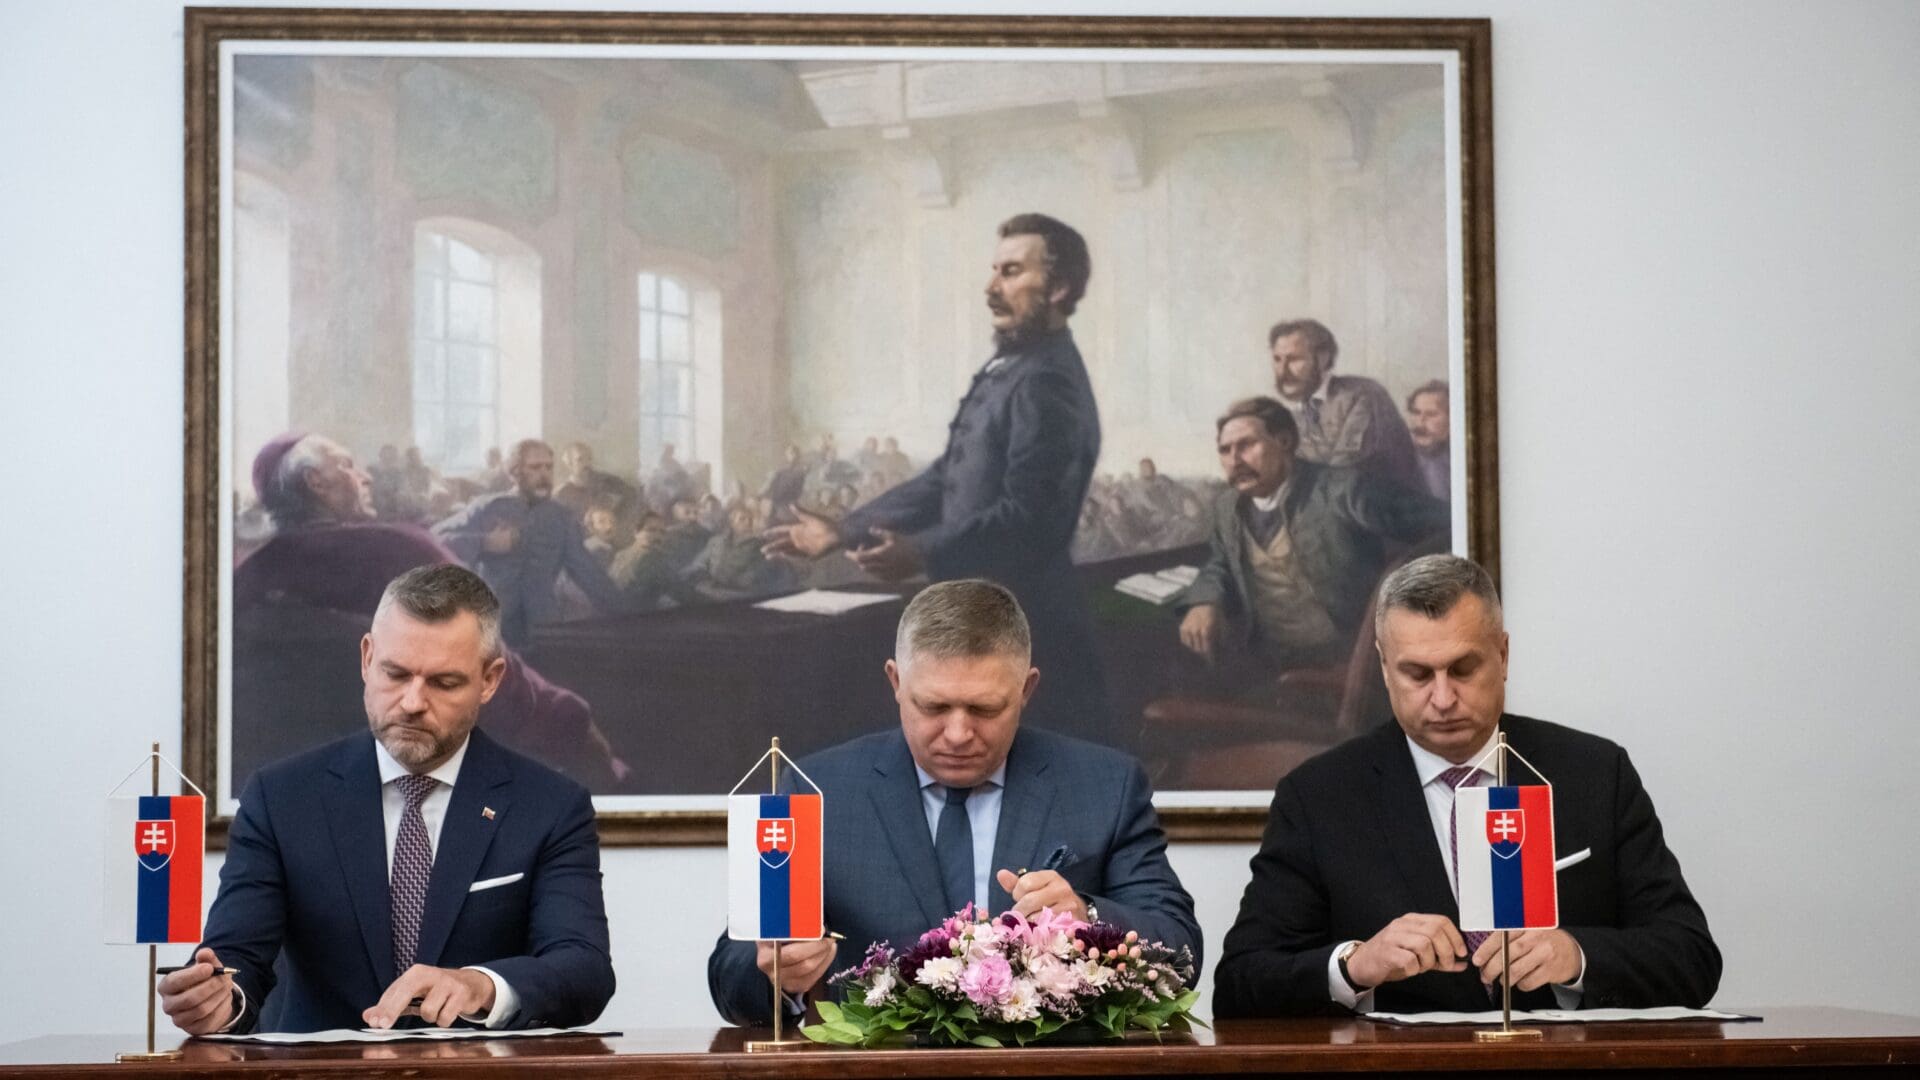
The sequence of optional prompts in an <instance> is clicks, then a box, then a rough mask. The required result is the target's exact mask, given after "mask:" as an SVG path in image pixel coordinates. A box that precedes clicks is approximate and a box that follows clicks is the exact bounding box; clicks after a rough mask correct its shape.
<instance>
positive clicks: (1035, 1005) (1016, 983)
mask: <svg viewBox="0 0 1920 1080" xmlns="http://www.w3.org/2000/svg"><path fill="white" fill-rule="evenodd" d="M1039 997H1040V995H1039V992H1038V990H1037V988H1036V987H1035V986H1034V984H1033V980H1031V979H1015V980H1013V986H1012V987H1011V988H1009V989H1008V991H1007V1000H1006V1001H1005V1003H1003V1004H1002V1005H1001V1006H1000V1019H1002V1020H1005V1021H1007V1022H1008V1023H1018V1022H1019V1021H1021V1020H1032V1019H1034V1018H1035V1017H1037V1016H1039V1015H1040V1000H1039Z"/></svg>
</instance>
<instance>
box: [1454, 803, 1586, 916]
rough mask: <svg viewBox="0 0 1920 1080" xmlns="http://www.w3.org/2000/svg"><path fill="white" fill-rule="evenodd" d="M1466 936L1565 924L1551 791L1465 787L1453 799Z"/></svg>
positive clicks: (1461, 910) (1462, 912) (1461, 909)
mask: <svg viewBox="0 0 1920 1080" xmlns="http://www.w3.org/2000/svg"><path fill="white" fill-rule="evenodd" d="M1453 827H1454V837H1455V839H1456V840H1457V841H1458V849H1459V851H1458V856H1457V857H1458V864H1457V865H1456V867H1455V869H1456V870H1457V871H1459V880H1460V929H1462V930H1547V929H1552V928H1553V927H1556V926H1558V925H1560V901H1559V892H1558V890H1557V888H1556V886H1555V875H1554V872H1553V789H1552V788H1551V787H1548V786H1547V785H1545V784H1528V785H1524V786H1519V787H1463V788H1456V789H1455V790H1454V793H1453Z"/></svg>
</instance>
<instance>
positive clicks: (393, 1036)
mask: <svg viewBox="0 0 1920 1080" xmlns="http://www.w3.org/2000/svg"><path fill="white" fill-rule="evenodd" d="M619 1034H620V1033H619V1032H618V1031H612V1030H607V1029H603V1028H521V1029H518V1030H515V1029H512V1028H501V1029H499V1030H489V1029H487V1028H433V1027H428V1028H386V1029H381V1028H359V1029H357V1030H356V1029H352V1028H335V1029H334V1030H331V1031H256V1032H253V1033H251V1034H247V1035H200V1036H197V1037H198V1038H201V1039H206V1040H208V1041H210V1042H243V1043H266V1044H269V1045H272V1046H303V1045H307V1044H311V1043H384V1042H405V1041H408V1040H415V1039H425V1040H428V1041H435V1042H439V1041H445V1040H448V1039H531V1038H538V1037H540V1036H543V1035H580V1036H587V1037H590V1038H608V1039H610V1038H613V1037H615V1036H617V1035H619Z"/></svg>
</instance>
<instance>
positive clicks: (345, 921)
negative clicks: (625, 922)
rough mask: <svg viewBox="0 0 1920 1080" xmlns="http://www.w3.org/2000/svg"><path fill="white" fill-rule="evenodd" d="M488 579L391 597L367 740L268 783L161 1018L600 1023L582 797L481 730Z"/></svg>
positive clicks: (250, 790) (369, 666)
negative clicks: (197, 944)
mask: <svg viewBox="0 0 1920 1080" xmlns="http://www.w3.org/2000/svg"><path fill="white" fill-rule="evenodd" d="M503 652H504V650H503V648H502V646H501V643H500V602H499V601H498V600H497V599H495V598H494V595H493V593H492V592H491V591H490V590H489V589H488V588H487V586H486V583H485V582H484V581H482V580H480V577H479V575H477V574H475V573H473V572H472V571H470V570H467V569H465V568H464V567H460V566H456V565H439V566H423V567H419V568H417V569H414V570H409V571H407V572H406V573H405V574H402V575H400V577H398V578H396V579H394V581H393V582H392V583H391V584H389V585H388V586H387V588H386V591H385V592H384V594H383V595H382V596H381V598H380V603H379V606H378V607H377V608H376V609H375V613H374V616H373V625H372V626H371V627H370V628H369V629H368V631H367V633H366V635H365V636H364V637H362V638H361V641H360V676H361V680H362V682H363V683H364V685H365V693H364V703H365V706H366V716H367V727H368V730H367V731H364V732H361V733H360V734H357V735H352V736H349V737H347V738H345V739H341V740H339V741H337V742H333V743H329V744H327V745H324V746H321V747H319V748H318V749H315V750H310V751H308V752H306V753H304V754H301V755H298V756H296V757H293V758H291V759H289V760H286V761H283V762H279V763H277V764H274V765H271V766H269V767H267V768H264V769H261V770H260V771H259V772H257V773H255V774H254V775H253V778H252V779H251V780H250V781H248V783H247V786H246V789H245V790H244V791H242V792H241V794H240V810H239V812H238V814H236V815H235V817H234V822H233V829H232V832H231V833H230V834H229V840H228V846H227V858H226V862H225V863H224V864H223V865H222V866H221V868H220V892H219V894H218V895H217V896H216V897H215V898H214V901H213V908H212V910H211V911H210V912H209V913H208V915H207V927H206V938H205V940H204V941H203V942H202V943H201V945H200V947H199V948H198V949H196V950H195V951H194V956H193V962H192V963H191V964H189V965H187V966H186V967H184V968H181V969H180V970H178V971H175V972H173V973H172V974H170V975H168V976H167V977H166V979H164V980H163V981H162V982H161V983H160V986H159V990H160V1003H161V1005H162V1006H163V1007H164V1008H165V1009H166V1012H167V1015H168V1016H169V1017H171V1018H172V1019H173V1022H174V1024H175V1025H176V1026H178V1027H179V1028H180V1029H181V1030H182V1031H185V1032H187V1033H188V1034H190V1035H205V1034H209V1033H212V1032H250V1031H320V1030H326V1029H333V1028H359V1027H374V1028H391V1027H395V1026H408V1025H413V1024H418V1023H420V1022H422V1021H424V1022H425V1023H426V1024H429V1025H434V1026H448V1025H451V1024H453V1023H455V1022H456V1021H467V1022H469V1023H474V1024H480V1025H483V1026H485V1027H489V1028H503V1027H515V1028H533V1027H568V1026H573V1025H579V1024H586V1023H589V1022H591V1021H592V1020H593V1019H594V1018H595V1017H597V1016H599V1015H600V1011H601V1010H602V1009H604V1008H605V1007H606V1004H607V1001H608V1000H609V999H610V998H612V997H613V982H614V976H613V962H612V959H611V957H610V955H609V952H608V944H607V942H608V938H607V916H606V907H605V903H604V901H603V899H602V897H601V891H600V843H599V836H598V834H597V833H596V832H595V829H594V817H593V802H592V800H591V799H590V798H589V797H588V795H587V790H586V789H585V788H583V787H581V786H580V785H579V784H577V783H574V782H573V781H571V780H568V779H567V778H565V777H563V776H561V775H560V774H559V773H556V772H554V771H553V770H551V769H548V768H547V767H545V766H543V765H540V764H538V763H537V762H535V761H533V760H532V759H530V758H525V757H521V756H520V755H518V754H516V753H514V752H512V751H511V750H508V749H506V748H505V747H503V746H501V745H500V744H498V743H496V742H494V741H493V740H492V739H490V738H488V737H487V736H486V735H485V734H484V733H482V732H480V731H477V730H475V729H474V724H475V723H476V722H477V721H478V720H479V718H480V707H481V706H482V705H484V704H485V703H486V702H487V700H488V699H490V698H492V697H493V696H494V694H495V693H496V692H497V691H498V690H499V688H500V682H501V679H502V677H503V676H504V675H505V673H506V668H507V661H506V658H505V656H504V655H503Z"/></svg>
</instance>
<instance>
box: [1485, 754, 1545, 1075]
mask: <svg viewBox="0 0 1920 1080" xmlns="http://www.w3.org/2000/svg"><path fill="white" fill-rule="evenodd" d="M1499 739H1500V741H1499V743H1498V745H1497V746H1496V747H1495V752H1494V755H1493V776H1494V781H1493V782H1494V783H1495V784H1497V785H1499V786H1501V787H1505V786H1507V733H1506V732H1505V731H1501V732H1500V733H1499ZM1512 942H1513V931H1511V930H1502V931H1500V1030H1499V1031H1476V1032H1474V1033H1473V1037H1474V1038H1475V1039H1477V1040H1479V1041H1481V1042H1531V1041H1533V1040H1535V1039H1538V1038H1540V1037H1541V1035H1540V1029H1539V1028H1517V1027H1514V1026H1513V976H1512V974H1511V972H1512V970H1513V969H1512V968H1510V967H1508V966H1507V965H1508V952H1507V949H1508V946H1509V945H1511V944H1512Z"/></svg>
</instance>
